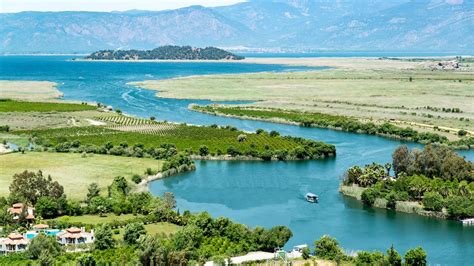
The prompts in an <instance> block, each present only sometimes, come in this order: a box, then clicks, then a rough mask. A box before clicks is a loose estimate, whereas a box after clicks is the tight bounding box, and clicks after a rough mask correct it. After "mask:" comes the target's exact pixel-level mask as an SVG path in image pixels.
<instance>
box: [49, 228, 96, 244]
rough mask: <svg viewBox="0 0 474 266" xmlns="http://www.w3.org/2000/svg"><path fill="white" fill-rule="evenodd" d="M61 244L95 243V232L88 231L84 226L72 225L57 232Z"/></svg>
mask: <svg viewBox="0 0 474 266" xmlns="http://www.w3.org/2000/svg"><path fill="white" fill-rule="evenodd" d="M57 237H58V242H59V244H61V245H79V244H92V243H94V232H93V231H91V232H86V231H85V230H84V228H77V227H71V228H68V229H66V230H63V231H61V232H59V233H58V234H57Z"/></svg>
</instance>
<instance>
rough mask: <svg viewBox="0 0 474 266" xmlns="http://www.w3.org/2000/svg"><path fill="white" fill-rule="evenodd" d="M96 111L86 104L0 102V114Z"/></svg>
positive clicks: (93, 107) (94, 107)
mask: <svg viewBox="0 0 474 266" xmlns="http://www.w3.org/2000/svg"><path fill="white" fill-rule="evenodd" d="M96 109H97V107H96V106H92V105H86V104H74V103H48V102H23V101H15V100H5V99H3V100H0V112H75V111H87V110H96Z"/></svg>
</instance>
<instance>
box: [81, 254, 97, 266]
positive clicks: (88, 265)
mask: <svg viewBox="0 0 474 266" xmlns="http://www.w3.org/2000/svg"><path fill="white" fill-rule="evenodd" d="M77 264H78V266H96V261H95V259H94V256H93V255H92V254H89V253H85V254H83V255H82V256H80V257H79V258H78V259H77Z"/></svg>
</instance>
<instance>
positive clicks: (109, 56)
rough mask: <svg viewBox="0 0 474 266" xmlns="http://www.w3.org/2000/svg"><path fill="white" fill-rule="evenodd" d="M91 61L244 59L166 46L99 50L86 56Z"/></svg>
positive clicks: (217, 51)
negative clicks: (149, 48) (144, 48)
mask: <svg viewBox="0 0 474 266" xmlns="http://www.w3.org/2000/svg"><path fill="white" fill-rule="evenodd" d="M85 59H92V60H223V59H225V60H242V59H244V57H242V56H238V55H235V54H233V53H230V52H228V51H225V50H222V49H219V48H215V47H206V48H193V47H191V46H173V45H166V46H161V47H158V48H155V49H153V50H101V51H97V52H94V53H92V54H90V55H89V56H86V57H85Z"/></svg>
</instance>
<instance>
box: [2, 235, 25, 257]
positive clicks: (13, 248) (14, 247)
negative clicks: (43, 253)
mask: <svg viewBox="0 0 474 266" xmlns="http://www.w3.org/2000/svg"><path fill="white" fill-rule="evenodd" d="M28 242H29V241H28V239H26V238H25V237H24V236H23V235H21V234H18V233H11V234H9V235H8V237H7V238H0V253H11V252H21V251H25V250H26V247H27V246H28Z"/></svg>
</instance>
